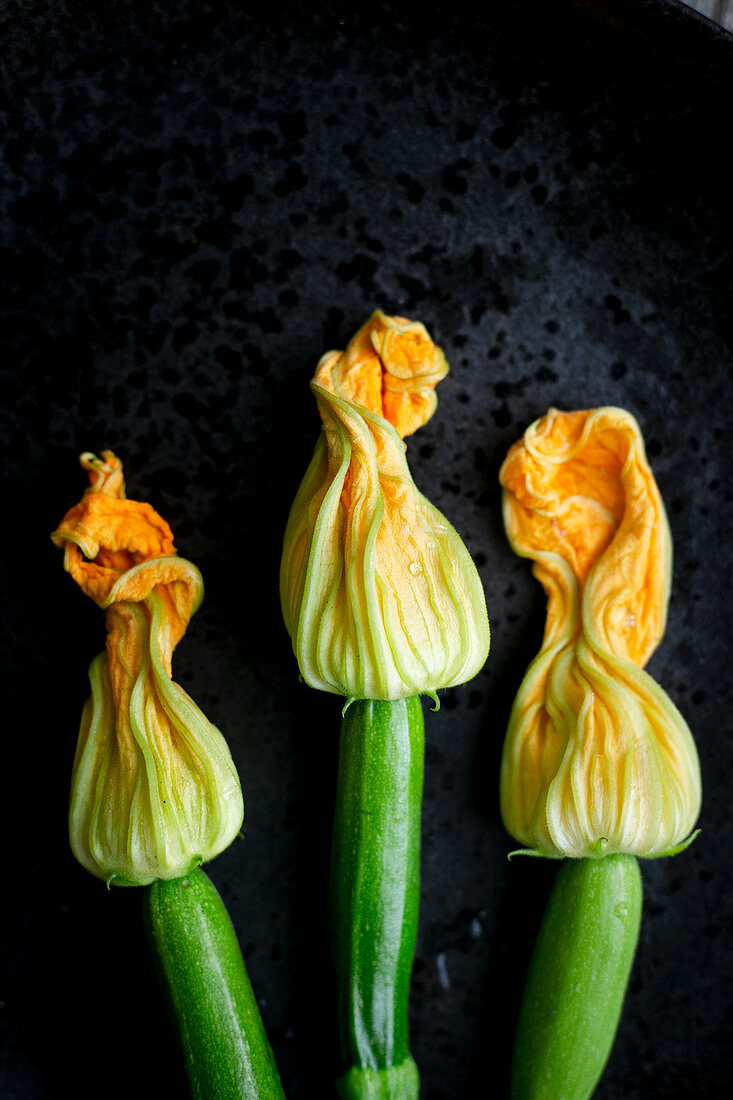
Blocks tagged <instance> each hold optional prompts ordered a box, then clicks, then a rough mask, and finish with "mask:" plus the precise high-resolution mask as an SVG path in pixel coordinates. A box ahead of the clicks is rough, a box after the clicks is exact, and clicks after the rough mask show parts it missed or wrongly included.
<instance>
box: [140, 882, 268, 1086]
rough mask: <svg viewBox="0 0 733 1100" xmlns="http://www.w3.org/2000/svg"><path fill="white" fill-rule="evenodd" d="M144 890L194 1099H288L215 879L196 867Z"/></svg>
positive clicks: (149, 929) (150, 932) (150, 928)
mask: <svg viewBox="0 0 733 1100" xmlns="http://www.w3.org/2000/svg"><path fill="white" fill-rule="evenodd" d="M144 897H145V901H144V912H145V925H146V930H147V934H148V939H149V942H150V945H151V948H152V951H153V954H154V956H155V959H156V963H157V964H158V969H159V971H160V974H161V977H162V980H163V984H164V986H165V988H166V991H167V993H168V995H169V1000H170V1004H171V1007H172V1011H173V1015H174V1017H175V1020H176V1023H177V1026H178V1032H179V1036H180V1040H181V1045H182V1047H183V1054H184V1060H185V1064H186V1071H187V1073H188V1078H189V1084H190V1088H191V1095H192V1097H193V1100H283V1098H284V1093H283V1089H282V1085H281V1083H280V1078H279V1075H278V1071H277V1067H276V1065H275V1059H274V1057H273V1053H272V1050H271V1048H270V1044H269V1042H268V1039H267V1036H266V1034H265V1029H264V1026H263V1024H262V1018H261V1017H260V1012H259V1008H258V1007H257V1001H256V1000H255V996H254V993H253V991H252V986H251V985H250V981H249V977H248V976H247V971H246V969H245V965H244V960H243V958H242V952H241V950H240V947H239V943H238V941H237V935H236V932H235V931H234V927H233V925H232V922H231V920H230V918H229V914H228V912H227V910H226V907H225V905H224V902H223V901H222V899H221V897H220V895H219V893H218V891H217V889H216V887H215V886H214V884H213V882H212V881H211V879H210V878H209V877H208V875H206V874H205V873H204V872H203V871H202V870H200V869H197V870H194V871H192V872H190V873H189V874H187V875H184V876H182V877H181V878H177V879H172V880H170V881H167V882H163V881H158V882H154V883H153V884H152V885H151V886H149V887H146V889H145V895H144Z"/></svg>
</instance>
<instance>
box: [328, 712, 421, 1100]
mask: <svg viewBox="0 0 733 1100" xmlns="http://www.w3.org/2000/svg"><path fill="white" fill-rule="evenodd" d="M423 762H424V731H423V716H422V706H421V703H420V699H419V697H417V696H414V697H412V698H410V699H399V700H395V701H375V700H358V701H356V702H353V703H351V705H350V706H349V707H348V709H347V710H346V714H345V716H344V719H343V723H342V728H341V747H340V754H339V772H338V787H337V796H336V813H335V821H334V835H333V849H332V862H331V888H330V910H331V934H332V942H333V945H334V953H335V965H336V977H337V985H338V1014H339V1028H340V1037H341V1048H342V1054H343V1057H344V1062H345V1066H346V1067H347V1068H346V1070H345V1072H344V1074H343V1076H342V1077H341V1078H340V1080H339V1081H338V1083H337V1089H338V1093H339V1096H341V1097H342V1100H416V1098H417V1096H418V1094H419V1078H418V1072H417V1069H416V1067H415V1063H414V1061H413V1059H412V1057H411V1055H410V1051H409V1036H408V994H409V985H410V973H411V970H412V961H413V955H414V952H415V940H416V936H417V919H418V905H419V894H420V812H421V805H422V788H423Z"/></svg>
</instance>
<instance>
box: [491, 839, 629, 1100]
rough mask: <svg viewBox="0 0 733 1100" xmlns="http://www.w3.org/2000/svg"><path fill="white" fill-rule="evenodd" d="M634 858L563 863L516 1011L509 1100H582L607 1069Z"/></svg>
mask: <svg viewBox="0 0 733 1100" xmlns="http://www.w3.org/2000/svg"><path fill="white" fill-rule="evenodd" d="M641 908H642V882H641V874H640V872H639V865H638V862H637V860H636V858H635V857H634V856H630V855H609V856H604V857H601V858H598V859H569V860H566V861H565V862H564V863H563V865H562V866H561V867H560V869H559V870H558V873H557V877H556V879H555V883H554V885H553V888H552V891H551V892H550V897H549V899H548V902H547V907H546V909H545V913H544V916H543V919H542V924H541V926H540V931H539V934H538V936H537V942H536V944H535V948H534V953H533V955H532V960H531V962H530V966H529V972H528V974H527V981H526V984H525V987H524V994H523V998H522V1004H521V1008H520V1012H519V1021H518V1024H517V1033H516V1039H515V1045H514V1058H513V1064H512V1087H511V1100H560V1098H562V1100H588V1097H590V1096H591V1095H592V1094H593V1090H594V1089H595V1087H596V1085H597V1083H598V1080H599V1078H600V1076H601V1074H602V1073H603V1069H604V1067H605V1065H606V1062H607V1060H608V1057H609V1054H610V1052H611V1047H612V1045H613V1040H614V1038H615V1035H616V1030H617V1028H618V1022H619V1019H620V1017H621V1009H622V1007H623V1002H624V996H625V994H626V987H627V985H628V980H629V975H630V973H631V967H632V964H633V961H634V953H635V951H636V944H637V941H638V938H639V925H640V921H641Z"/></svg>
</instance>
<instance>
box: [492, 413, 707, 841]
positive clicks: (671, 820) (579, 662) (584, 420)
mask: <svg viewBox="0 0 733 1100" xmlns="http://www.w3.org/2000/svg"><path fill="white" fill-rule="evenodd" d="M500 478H501V483H502V485H503V488H504V523H505V526H506V531H507V536H508V538H509V541H510V543H511V545H512V548H513V549H514V551H515V552H516V553H517V554H519V555H521V556H523V557H528V558H531V559H532V560H533V561H534V563H535V564H534V567H533V572H534V574H535V576H536V577H537V579H538V580H539V581H540V583H541V584H542V586H543V588H544V589H545V592H546V594H547V599H548V603H547V622H546V626H545V633H544V639H543V642H542V647H541V649H540V652H539V654H538V655H537V657H536V658H535V659H534V661H533V662H532V664H531V665H530V666H529V669H528V670H527V673H526V675H525V678H524V680H523V682H522V685H521V687H520V689H519V693H518V695H517V698H516V701H515V703H514V707H513V710H512V714H511V717H510V721H509V729H508V731H507V736H506V742H505V746H504V756H503V761H502V771H501V806H502V814H503V818H504V823H505V825H506V828H507V829H508V831H509V832H510V833H511V834H512V835H513V836H514V837H516V838H517V839H518V840H519V841H520V842H521V843H522V844H525V845H526V846H527V847H528V848H530V849H533V850H536V851H538V852H539V853H542V854H546V855H550V856H570V857H574V858H580V857H585V856H594V855H605V854H611V853H615V852H618V853H627V854H630V855H635V856H647V857H649V856H658V855H664V854H669V853H671V852H673V851H675V850H678V848H679V847H680V846H684V842H685V840H686V838H687V837H688V835H689V834H690V831H691V829H692V828H693V826H694V824H695V821H696V819H697V816H698V813H699V810H700V800H701V790H700V769H699V764H698V758H697V753H696V750H695V745H694V743H693V740H692V736H691V734H690V731H689V729H688V727H687V724H686V723H685V721H684V719H683V718H682V715H681V714H680V713H679V711H678V710H677V708H676V707H675V706H674V704H673V703H672V701H671V700H670V699H669V697H668V696H667V695H666V694H665V692H664V691H663V690H662V689H661V688H660V687H659V685H658V684H656V683H655V682H654V680H653V679H652V678H651V677H650V676H649V675H648V674H647V673H646V672H644V671H643V667H644V665H645V664H646V662H647V661H648V660H649V658H650V656H651V654H652V653H653V652H654V650H655V648H656V646H657V644H658V643H659V641H660V639H661V638H662V635H663V634H664V628H665V623H666V616H667V603H668V600H669V591H670V580H671V572H672V543H671V537H670V531H669V526H668V523H667V518H666V515H665V511H664V505H663V503H662V500H661V497H660V495H659V490H658V489H657V485H656V483H655V481H654V477H653V475H652V472H651V470H650V468H649V465H648V463H647V460H646V456H645V453H644V443H643V439H642V437H641V433H640V431H639V427H638V425H637V423H636V421H635V420H634V418H633V417H632V416H631V415H630V414H629V413H627V412H625V411H624V410H623V409H617V408H600V409H595V410H592V411H585V412H571V413H562V412H558V411H557V410H556V409H550V411H549V412H548V413H547V415H546V416H544V417H543V418H542V419H541V420H538V421H536V422H535V423H534V424H532V425H531V427H529V428H528V429H527V431H526V432H525V434H524V437H523V439H522V440H520V441H519V442H518V443H515V444H514V446H513V447H512V448H511V450H510V451H509V454H508V456H507V459H506V461H505V462H504V465H503V467H502V470H501V474H500Z"/></svg>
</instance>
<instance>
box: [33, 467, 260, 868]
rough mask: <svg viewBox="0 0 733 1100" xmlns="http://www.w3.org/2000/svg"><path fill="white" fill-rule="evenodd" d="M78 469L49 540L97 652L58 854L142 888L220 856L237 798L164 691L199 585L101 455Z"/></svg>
mask: <svg viewBox="0 0 733 1100" xmlns="http://www.w3.org/2000/svg"><path fill="white" fill-rule="evenodd" d="M80 461H81V464H82V466H83V467H84V469H85V470H87V471H88V472H89V479H90V482H91V484H90V487H89V488H88V489H87V490H86V492H85V493H84V496H83V497H82V499H81V501H80V503H79V504H77V505H75V507H73V508H72V509H71V510H70V511H69V512H68V513H67V514H66V516H65V517H64V519H63V520H62V522H61V524H60V526H59V528H58V529H57V530H56V531H54V533H53V535H52V536H51V537H52V539H53V541H54V543H55V544H56V546H58V547H59V548H62V549H63V550H64V568H65V569H66V570H67V572H69V573H71V576H72V577H73V578H74V580H75V581H76V582H77V584H78V585H79V587H80V588H81V589H82V591H83V592H85V593H86V594H87V595H88V596H91V597H92V599H93V600H94V601H95V602H96V603H97V605H98V606H99V607H101V608H102V609H103V610H104V612H105V624H106V628H107V646H106V651H105V652H104V653H101V654H100V655H99V656H98V657H97V658H96V659H95V660H94V661H93V662H92V664H91V667H90V669H89V679H90V681H91V689H92V694H91V698H90V699H89V701H88V702H87V704H86V706H85V708H84V712H83V715H82V721H81V730H80V733H79V742H78V746H77V751H76V757H75V761H74V769H73V775H72V783H71V805H70V812H69V831H70V837H71V847H72V850H73V852H74V855H75V856H76V858H77V859H78V860H79V862H80V863H81V864H82V865H83V866H84V867H86V868H87V870H88V871H91V873H92V874H93V875H96V876H97V877H98V878H102V879H106V880H107V882H108V883H110V882H114V883H116V884H119V885H144V884H145V883H150V882H152V881H154V880H156V879H173V878H177V877H179V876H180V875H183V874H186V873H187V872H188V871H190V870H191V869H192V868H193V867H196V866H198V865H199V864H200V863H202V862H204V861H205V860H209V859H212V858H213V857H214V856H215V855H217V854H218V853H219V852H221V851H222V850H223V849H224V848H226V847H227V845H228V844H230V843H231V841H232V840H233V839H234V837H235V836H236V835H237V833H238V832H239V829H240V827H241V824H242V816H243V802H242V791H241V787H240V784H239V778H238V776H237V772H236V769H235V767H234V764H233V762H232V758H231V756H230V754H229V750H228V748H227V745H226V742H225V741H224V738H223V737H222V735H221V733H220V732H219V730H218V729H216V727H215V726H213V725H212V724H211V722H209V721H208V719H207V718H206V717H205V716H204V715H203V714H202V712H201V711H200V710H199V709H198V707H197V706H196V705H195V703H194V702H193V700H192V699H191V698H189V696H188V695H187V694H186V692H185V691H184V690H183V689H182V688H181V687H179V686H178V684H175V683H174V682H173V680H172V679H171V659H172V656H173V650H174V649H175V647H176V645H177V644H178V642H179V641H180V640H181V638H182V637H183V634H184V632H185V630H186V627H187V626H188V621H189V619H190V618H191V616H192V614H193V613H194V611H196V609H197V607H198V606H199V604H200V603H201V599H202V595H203V584H202V581H201V574H200V573H199V571H198V569H197V568H196V567H195V566H194V565H192V564H191V562H189V561H186V560H185V559H184V558H179V557H178V556H177V554H176V550H175V547H174V545H173V535H172V533H171V530H170V528H169V526H168V524H167V523H166V522H165V521H164V520H163V519H161V517H160V516H159V515H158V514H157V512H155V510H154V509H153V508H151V506H150V505H149V504H142V503H139V502H138V501H134V500H127V499H126V498H125V483H124V480H123V475H122V464H121V463H120V461H119V459H118V458H116V457H115V455H114V454H112V452H111V451H103V452H102V457H101V458H96V457H95V456H94V455H91V454H84V455H82V456H81V460H80Z"/></svg>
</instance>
